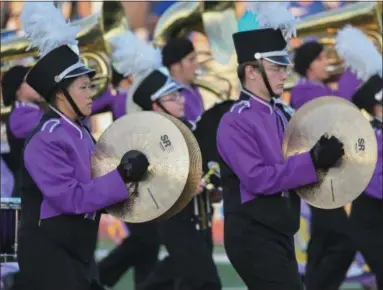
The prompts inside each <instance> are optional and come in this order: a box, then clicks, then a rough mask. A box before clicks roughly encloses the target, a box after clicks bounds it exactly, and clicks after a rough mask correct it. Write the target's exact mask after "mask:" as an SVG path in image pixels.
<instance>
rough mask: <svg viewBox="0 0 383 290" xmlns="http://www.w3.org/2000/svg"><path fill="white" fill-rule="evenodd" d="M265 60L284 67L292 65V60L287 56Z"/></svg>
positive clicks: (270, 57)
mask: <svg viewBox="0 0 383 290" xmlns="http://www.w3.org/2000/svg"><path fill="white" fill-rule="evenodd" d="M265 59H266V60H268V61H270V62H272V63H275V64H278V65H283V66H290V65H292V63H291V60H290V59H289V57H288V56H286V55H278V56H269V57H265Z"/></svg>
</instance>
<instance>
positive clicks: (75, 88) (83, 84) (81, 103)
mask: <svg viewBox="0 0 383 290" xmlns="http://www.w3.org/2000/svg"><path fill="white" fill-rule="evenodd" d="M68 93H69V95H70V96H71V97H72V98H73V101H75V103H76V105H77V107H78V108H79V109H80V111H81V113H83V114H84V115H85V116H89V115H90V114H91V112H92V98H91V96H92V90H91V81H90V78H89V76H88V75H83V76H80V77H78V78H76V79H75V80H74V81H73V83H72V84H71V85H70V86H69V87H68ZM70 108H71V106H70Z"/></svg>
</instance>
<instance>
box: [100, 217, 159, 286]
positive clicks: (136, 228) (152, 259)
mask: <svg viewBox="0 0 383 290" xmlns="http://www.w3.org/2000/svg"><path fill="white" fill-rule="evenodd" d="M128 227H129V233H130V234H129V236H128V237H127V238H126V239H125V240H124V241H123V242H122V243H121V244H120V245H119V246H117V247H116V248H115V249H113V250H112V252H111V253H110V254H109V255H108V256H107V257H106V258H104V259H103V260H102V261H100V263H99V272H100V280H101V283H102V284H103V285H106V286H109V287H111V286H113V285H114V284H116V283H117V282H118V280H120V278H121V277H122V275H124V273H125V272H126V271H128V270H129V269H130V268H131V267H134V283H135V285H138V284H139V283H140V282H142V281H144V280H145V278H146V277H147V276H148V275H149V273H150V272H152V271H153V269H154V267H155V265H156V264H157V261H158V252H159V246H160V244H159V236H158V229H157V224H156V223H153V222H152V223H142V224H130V223H129V224H128Z"/></svg>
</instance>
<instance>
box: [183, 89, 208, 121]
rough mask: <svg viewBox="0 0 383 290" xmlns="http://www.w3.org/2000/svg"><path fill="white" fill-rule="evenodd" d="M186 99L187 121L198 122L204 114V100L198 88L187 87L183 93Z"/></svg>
mask: <svg viewBox="0 0 383 290" xmlns="http://www.w3.org/2000/svg"><path fill="white" fill-rule="evenodd" d="M181 94H182V96H183V97H184V98H185V120H187V121H192V122H194V121H197V120H198V119H199V117H200V116H201V115H202V113H203V112H204V106H203V100H202V96H201V94H200V92H199V91H198V89H197V88H196V87H191V86H185V88H184V89H183V90H182V92H181Z"/></svg>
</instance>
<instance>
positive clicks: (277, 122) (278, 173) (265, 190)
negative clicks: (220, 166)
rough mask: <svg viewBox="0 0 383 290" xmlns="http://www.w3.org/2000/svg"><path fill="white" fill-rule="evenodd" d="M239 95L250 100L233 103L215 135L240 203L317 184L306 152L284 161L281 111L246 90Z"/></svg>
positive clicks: (282, 116)
mask: <svg viewBox="0 0 383 290" xmlns="http://www.w3.org/2000/svg"><path fill="white" fill-rule="evenodd" d="M242 93H244V94H247V95H249V96H250V98H249V100H248V101H246V100H245V101H240V102H238V103H236V104H235V105H234V106H233V107H232V108H231V110H230V111H229V112H228V113H226V114H225V115H224V116H223V118H222V120H221V122H220V125H219V128H218V132H217V147H218V152H219V154H220V156H221V157H222V159H223V160H224V161H225V163H226V164H227V165H228V166H229V167H230V168H231V170H232V171H233V172H234V173H235V175H236V176H237V177H238V179H239V182H240V185H239V186H240V195H241V202H242V203H245V202H247V201H250V200H252V199H254V198H256V197H257V196H260V195H273V194H278V193H281V192H285V191H287V190H293V189H296V188H299V187H301V186H303V185H307V184H311V183H315V182H317V181H318V178H317V175H316V171H315V168H314V165H313V162H312V160H311V157H310V154H309V152H306V153H302V154H299V155H295V156H293V157H290V158H288V159H287V160H286V161H285V160H284V157H283V155H282V141H283V132H284V127H285V126H286V125H287V119H286V118H285V116H284V114H283V113H282V111H281V110H280V109H279V108H277V107H276V106H275V105H273V104H271V103H268V102H266V101H264V100H262V99H260V98H258V97H256V96H254V95H251V94H250V93H249V92H247V91H244V90H243V91H242ZM282 122H283V123H284V125H283V126H282Z"/></svg>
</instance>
